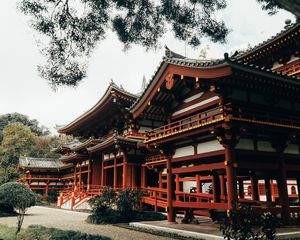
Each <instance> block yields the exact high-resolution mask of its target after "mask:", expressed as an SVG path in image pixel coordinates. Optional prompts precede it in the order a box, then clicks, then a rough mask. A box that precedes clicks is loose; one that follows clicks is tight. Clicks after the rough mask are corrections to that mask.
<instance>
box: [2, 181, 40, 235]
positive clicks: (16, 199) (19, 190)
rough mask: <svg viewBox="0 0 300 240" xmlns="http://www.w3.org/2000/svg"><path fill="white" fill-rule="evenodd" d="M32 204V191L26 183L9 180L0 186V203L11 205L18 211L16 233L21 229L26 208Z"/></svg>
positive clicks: (33, 197) (33, 199)
mask: <svg viewBox="0 0 300 240" xmlns="http://www.w3.org/2000/svg"><path fill="white" fill-rule="evenodd" d="M34 204H35V196H34V193H33V192H32V191H31V190H30V189H29V188H28V187H27V186H26V185H24V184H19V183H15V182H10V183H5V184H3V185H1V186H0V205H6V206H9V207H12V208H13V209H14V210H15V211H17V213H18V215H17V219H18V222H17V233H18V232H19V231H20V230H21V227H22V223H23V220H24V215H25V212H26V210H27V208H29V207H31V206H33V205H34Z"/></svg>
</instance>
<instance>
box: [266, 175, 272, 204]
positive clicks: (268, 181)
mask: <svg viewBox="0 0 300 240" xmlns="http://www.w3.org/2000/svg"><path fill="white" fill-rule="evenodd" d="M265 188H266V200H267V202H269V203H271V202H272V194H271V186H270V179H269V178H265Z"/></svg>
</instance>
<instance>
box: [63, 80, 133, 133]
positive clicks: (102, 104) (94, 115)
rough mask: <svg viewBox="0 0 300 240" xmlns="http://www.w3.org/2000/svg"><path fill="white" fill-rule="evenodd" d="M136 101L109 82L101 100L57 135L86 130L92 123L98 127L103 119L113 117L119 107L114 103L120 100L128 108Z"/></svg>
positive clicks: (131, 95) (130, 94)
mask: <svg viewBox="0 0 300 240" xmlns="http://www.w3.org/2000/svg"><path fill="white" fill-rule="evenodd" d="M136 99H137V95H134V94H132V93H129V92H127V91H125V90H124V89H123V88H122V87H118V86H117V85H116V84H115V83H113V82H111V83H110V85H109V87H108V88H107V90H106V92H105V93H104V95H103V96H102V98H101V99H100V100H99V101H98V102H97V103H96V104H95V105H94V106H93V107H92V108H91V109H90V110H88V111H87V112H86V113H84V114H82V115H81V116H79V117H78V118H76V119H75V120H74V121H72V122H71V123H69V124H68V125H66V126H64V127H61V128H59V129H58V132H59V133H65V134H74V133H76V132H77V133H78V132H80V131H83V130H85V129H86V128H88V127H89V126H90V125H91V124H92V123H94V124H96V123H95V121H97V123H98V125H99V123H101V122H102V120H103V118H105V117H108V115H109V116H110V115H114V114H115V113H116V111H115V112H114V111H112V110H113V109H114V107H113V106H115V108H117V107H118V106H119V104H118V103H116V101H117V100H120V102H122V104H123V105H124V106H125V107H128V106H130V105H131V104H132V103H133V102H134V101H135V100H136Z"/></svg>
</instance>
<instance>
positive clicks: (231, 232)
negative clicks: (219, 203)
mask: <svg viewBox="0 0 300 240" xmlns="http://www.w3.org/2000/svg"><path fill="white" fill-rule="evenodd" d="M258 225H260V226H261V227H260V231H259V229H256V230H254V226H258ZM278 226H279V222H278V220H277V218H276V217H275V216H274V215H272V214H271V213H265V214H263V215H262V216H260V217H259V216H257V215H255V214H254V213H253V211H252V209H251V207H250V206H248V205H241V207H240V209H239V210H238V212H236V211H232V212H231V213H230V216H229V217H226V218H225V219H224V220H223V222H222V223H221V225H220V229H221V231H222V233H223V236H224V239H228V240H230V239H252V240H260V239H266V240H274V239H275V233H276V227H278Z"/></svg>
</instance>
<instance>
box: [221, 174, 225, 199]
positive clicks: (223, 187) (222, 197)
mask: <svg viewBox="0 0 300 240" xmlns="http://www.w3.org/2000/svg"><path fill="white" fill-rule="evenodd" d="M220 185H221V191H220V195H221V199H224V200H225V198H226V179H225V176H224V175H221V176H220Z"/></svg>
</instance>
